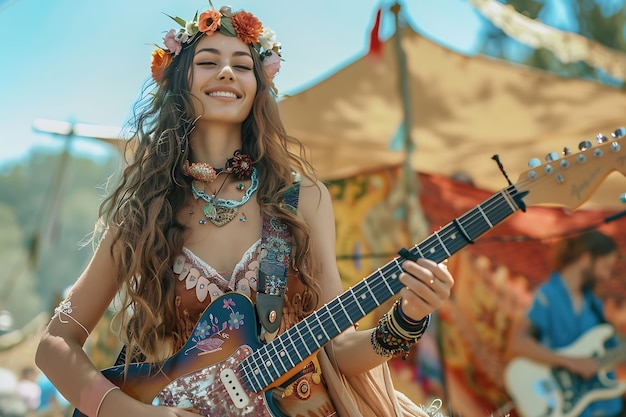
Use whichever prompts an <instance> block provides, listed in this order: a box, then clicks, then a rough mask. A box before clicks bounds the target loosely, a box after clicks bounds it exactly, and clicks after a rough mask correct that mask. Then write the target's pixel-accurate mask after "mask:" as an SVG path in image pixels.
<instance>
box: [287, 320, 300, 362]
mask: <svg viewBox="0 0 626 417" xmlns="http://www.w3.org/2000/svg"><path fill="white" fill-rule="evenodd" d="M294 327H295V326H294ZM291 329H293V327H292V328H291ZM291 329H289V330H291ZM286 334H287V338H288V339H289V341H290V342H291V344H292V345H294V347H296V346H295V345H296V342H294V341H293V339H292V338H291V331H290V332H287V333H286ZM293 350H294V352H295V354H296V355H298V359H299V361H298V362H302V360H303V359H304V358H303V357H302V356H301V355H300V351H299V350H298V349H293Z"/></svg>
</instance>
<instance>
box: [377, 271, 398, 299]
mask: <svg viewBox="0 0 626 417" xmlns="http://www.w3.org/2000/svg"><path fill="white" fill-rule="evenodd" d="M378 273H379V274H380V276H381V277H382V278H383V282H384V283H385V285H386V286H387V288H388V289H389V293H390V294H391V295H394V294H395V293H396V292H395V291H394V290H392V289H391V287H390V286H389V283H388V282H387V280H386V279H385V275H383V273H382V271H381V269H380V268H378Z"/></svg>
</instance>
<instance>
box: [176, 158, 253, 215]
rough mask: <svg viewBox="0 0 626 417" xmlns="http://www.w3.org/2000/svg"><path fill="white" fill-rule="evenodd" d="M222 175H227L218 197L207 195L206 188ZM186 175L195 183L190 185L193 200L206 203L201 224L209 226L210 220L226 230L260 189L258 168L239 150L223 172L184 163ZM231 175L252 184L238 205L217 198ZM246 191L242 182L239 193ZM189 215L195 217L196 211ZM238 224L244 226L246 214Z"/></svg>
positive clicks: (203, 164) (234, 202) (234, 201)
mask: <svg viewBox="0 0 626 417" xmlns="http://www.w3.org/2000/svg"><path fill="white" fill-rule="evenodd" d="M222 173H225V174H226V177H225V178H224V181H223V182H222V185H221V186H220V187H219V188H218V190H217V191H216V192H215V193H213V194H210V195H209V194H207V193H206V192H205V185H206V184H210V183H212V182H213V181H215V179H216V178H217V177H218V175H220V174H222ZM183 174H184V175H186V176H188V177H191V178H192V179H193V181H192V182H191V192H192V194H193V197H194V198H195V199H196V200H197V199H202V200H204V201H205V202H206V204H205V206H204V209H203V213H204V217H203V218H201V219H200V221H199V223H200V224H206V223H207V220H209V221H210V222H211V223H213V224H214V225H216V226H224V225H225V224H227V223H228V222H230V221H231V220H233V219H234V218H235V217H236V216H237V212H238V211H239V207H241V206H243V205H244V204H245V203H246V202H247V201H248V200H249V199H250V196H251V195H252V194H254V192H255V191H256V190H257V189H258V188H259V181H258V177H257V173H256V168H254V167H253V166H252V159H251V158H250V157H249V156H248V155H246V154H244V153H242V152H241V151H240V150H236V151H235V152H234V154H233V156H232V157H231V158H229V159H228V160H227V161H226V165H225V166H224V168H218V169H215V168H213V167H212V166H211V165H209V164H207V163H204V162H194V163H192V164H189V161H185V164H184V165H183ZM230 174H233V175H235V176H237V177H238V178H239V179H240V180H247V179H251V180H252V183H251V184H250V187H249V188H248V189H247V190H246V191H245V193H244V195H243V197H242V199H241V200H239V201H237V200H226V199H223V198H217V195H218V194H219V192H220V191H221V190H222V187H223V186H224V184H225V183H226V181H227V179H228V176H229V175H230ZM244 188H245V186H244V183H243V182H241V183H239V184H238V185H237V189H238V190H244ZM189 214H193V210H190V212H189ZM239 220H240V221H242V222H245V221H246V216H245V214H244V215H243V216H242V217H240V218H239Z"/></svg>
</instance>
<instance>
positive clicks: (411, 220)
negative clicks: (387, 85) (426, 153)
mask: <svg viewBox="0 0 626 417" xmlns="http://www.w3.org/2000/svg"><path fill="white" fill-rule="evenodd" d="M401 9H402V7H401V6H400V3H399V2H398V1H396V2H395V4H393V5H392V6H391V11H392V12H393V15H394V19H395V25H396V33H395V36H394V41H395V42H394V43H395V48H396V57H397V60H398V81H399V83H398V84H399V85H398V87H399V89H400V95H401V98H402V112H403V121H402V131H403V133H404V164H403V175H402V177H403V183H404V184H403V185H404V195H405V196H406V198H405V200H404V201H405V207H404V208H405V217H406V223H407V228H408V230H409V238H410V240H411V242H418V241H419V240H418V239H420V238H423V237H424V236H426V235H427V232H428V228H427V226H426V222H425V219H424V218H423V211H421V210H420V209H419V202H418V196H417V194H418V193H417V181H416V174H415V172H414V171H413V167H412V165H411V155H412V153H413V149H414V147H415V146H414V143H413V140H412V138H411V128H412V125H413V122H412V118H411V114H412V111H411V92H410V87H409V75H408V68H407V60H406V54H405V53H404V49H402V28H403V26H404V24H403V23H401V19H400V12H401Z"/></svg>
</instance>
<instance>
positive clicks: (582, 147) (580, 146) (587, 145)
mask: <svg viewBox="0 0 626 417" xmlns="http://www.w3.org/2000/svg"><path fill="white" fill-rule="evenodd" d="M591 146H592V145H591V142H589V141H588V140H583V141H582V142H580V143H579V144H578V149H580V150H581V151H585V150H587V149H589V148H591Z"/></svg>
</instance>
